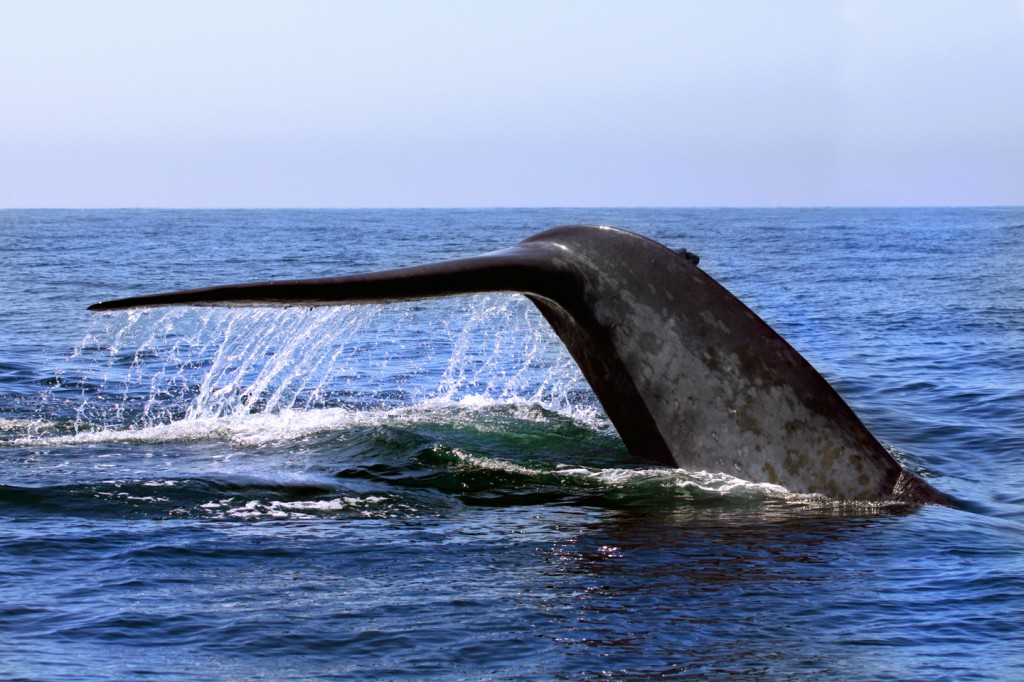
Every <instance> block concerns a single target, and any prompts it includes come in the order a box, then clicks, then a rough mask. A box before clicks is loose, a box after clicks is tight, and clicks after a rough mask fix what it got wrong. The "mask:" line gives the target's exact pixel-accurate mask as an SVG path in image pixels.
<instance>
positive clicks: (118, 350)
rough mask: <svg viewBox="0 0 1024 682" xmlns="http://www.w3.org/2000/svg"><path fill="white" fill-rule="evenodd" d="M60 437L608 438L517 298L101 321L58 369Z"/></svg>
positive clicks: (562, 356)
mask: <svg viewBox="0 0 1024 682" xmlns="http://www.w3.org/2000/svg"><path fill="white" fill-rule="evenodd" d="M57 384H58V386H57V388H55V389H54V391H52V392H51V395H50V399H51V401H52V402H60V401H63V402H64V403H65V404H67V405H68V406H69V408H68V409H69V410H73V414H69V415H68V420H67V421H68V427H69V428H68V431H70V434H69V433H67V431H65V432H64V433H56V434H54V433H50V434H38V433H37V434H35V435H36V436H39V435H49V436H51V437H56V438H60V439H65V442H67V440H69V439H73V440H76V441H79V442H81V441H95V440H104V439H111V438H116V439H127V440H134V439H138V440H174V439H181V438H185V439H190V438H205V437H227V438H229V439H231V440H237V441H239V442H246V443H252V442H258V441H260V440H261V439H265V438H264V437H263V436H260V435H258V434H271V435H269V436H267V437H268V438H273V439H280V438H284V437H287V434H288V433H292V434H293V435H302V434H308V433H311V432H315V431H318V430H324V429H333V428H344V427H347V426H353V425H355V426H359V425H364V424H366V423H368V422H380V421H382V420H392V421H393V420H396V419H398V420H401V419H407V418H414V417H412V415H415V414H416V413H421V414H426V415H427V416H428V418H429V415H431V414H436V413H438V412H439V411H444V410H450V409H452V408H457V409H459V410H462V411H466V412H471V411H477V410H487V409H491V408H492V407H493V406H495V405H512V406H515V407H516V409H517V410H518V411H519V412H520V413H521V414H523V415H528V414H529V413H530V412H531V410H533V411H534V412H536V408H540V409H541V410H542V411H549V412H552V413H556V414H559V415H561V416H564V417H568V418H570V419H575V420H579V421H582V422H585V423H587V424H590V425H592V426H594V427H595V428H601V429H605V428H610V426H609V425H608V423H607V419H606V418H605V417H604V415H603V412H602V410H601V408H600V406H599V405H598V403H597V401H596V398H595V397H594V396H593V393H592V392H591V391H590V389H589V387H588V386H587V384H586V381H585V380H584V379H583V377H582V375H581V374H580V372H579V370H578V368H577V367H576V365H575V363H574V362H573V360H572V358H571V357H570V356H569V354H568V352H566V351H565V349H564V347H562V345H561V344H560V343H559V342H558V340H557V338H555V336H554V334H553V332H552V331H551V330H550V328H549V327H548V325H547V324H546V323H545V322H544V320H543V319H542V318H541V316H540V314H539V313H538V312H537V311H536V310H535V309H534V308H533V306H532V305H530V304H529V303H528V302H527V301H525V300H523V299H521V298H518V297H514V296H511V295H501V294H494V295H479V296H471V297H463V298H460V299H453V300H452V301H430V302H416V303H405V304H398V305H391V306H381V305H362V306H337V307H318V308H311V309H305V308H248V309H237V308H234V309H231V308H200V309H196V308H169V309H164V310H159V311H129V312H126V313H116V314H113V315H103V316H98V317H97V321H96V323H95V324H94V327H93V328H92V329H91V330H90V331H89V333H88V334H87V335H86V337H85V338H84V339H83V341H82V342H81V344H79V346H78V347H77V348H76V349H75V351H74V352H73V353H72V355H71V356H70V357H69V358H68V359H67V361H66V366H65V367H63V368H61V370H60V371H59V372H58V378H57Z"/></svg>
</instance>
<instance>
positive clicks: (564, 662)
mask: <svg viewBox="0 0 1024 682" xmlns="http://www.w3.org/2000/svg"><path fill="white" fill-rule="evenodd" d="M570 223H597V224H607V225H615V226H618V227H623V228H626V229H630V230H634V231H636V232H640V233H642V234H645V235H648V236H650V237H653V238H655V239H657V240H659V241H661V242H663V243H665V244H667V245H669V246H672V247H673V248H686V249H689V250H691V251H694V252H696V253H698V254H699V255H700V257H701V267H702V268H703V269H704V270H705V271H706V272H708V273H709V274H711V275H712V276H713V277H715V278H716V279H718V280H719V281H720V282H721V283H722V284H724V285H725V286H726V287H727V288H729V289H730V290H731V291H732V292H733V293H734V294H736V295H737V296H738V297H739V298H741V299H742V300H743V301H745V302H746V303H747V304H748V305H749V306H750V307H752V308H753V309H754V310H755V311H756V312H758V313H759V314H760V315H761V316H762V317H763V318H764V319H765V320H767V321H768V322H769V324H771V325H772V326H773V327H775V329H776V330H778V331H779V332H780V333H781V334H782V335H783V336H784V337H786V338H787V339H788V340H789V341H790V343H791V344H793V345H794V346H795V347H796V348H797V349H798V350H799V351H800V352H801V353H803V354H804V355H805V356H806V357H807V358H808V359H809V360H810V361H811V363H812V364H814V365H815V367H817V368H818V370H819V371H820V372H821V373H822V374H823V375H824V376H825V377H826V378H827V379H828V380H829V381H830V382H832V384H833V385H834V386H835V387H836V389H837V390H838V391H839V392H840V394H842V395H843V397H844V398H845V399H846V400H847V402H849V403H850V405H851V406H852V407H853V408H854V410H855V411H856V412H857V413H858V414H859V415H860V417H861V418H862V420H863V421H864V422H865V423H866V424H867V425H868V427H869V428H870V429H871V431H872V432H873V433H874V434H875V435H876V436H877V437H878V438H879V439H880V440H881V441H882V442H883V443H884V444H885V445H886V446H887V447H888V448H890V449H891V451H892V452H893V453H894V454H895V456H896V457H897V458H899V459H900V460H901V461H903V462H904V463H905V465H906V466H907V467H909V468H911V469H912V470H914V471H917V472H918V473H920V474H921V475H922V476H924V477H925V478H927V479H928V480H929V481H930V482H931V483H932V484H933V485H934V486H935V487H936V488H938V489H940V490H942V491H944V492H946V493H948V494H949V495H951V496H952V498H953V499H954V500H955V504H954V505H953V506H952V507H940V506H926V507H920V508H913V507H906V506H898V505H881V504H854V503H842V502H837V501H834V500H828V499H824V498H821V497H815V496H806V495H793V494H790V493H788V492H786V491H784V490H781V489H778V488H776V487H773V486H765V485H757V484H755V483H750V482H745V481H740V480H737V479H733V478H730V477H728V476H725V475H722V474H720V473H719V472H698V471H693V472H688V471H681V470H676V469H669V468H663V467H658V466H654V465H651V464H649V463H647V462H644V461H642V460H637V459H634V458H633V457H632V456H630V454H629V453H628V452H627V451H626V450H625V448H624V447H623V445H622V443H621V441H620V439H619V438H618V436H617V434H616V433H615V431H614V429H613V428H611V426H610V424H609V423H608V421H607V418H606V417H605V415H604V413H603V411H602V409H601V407H600V405H599V404H598V403H597V401H596V399H595V398H594V396H593V394H592V393H591V392H590V389H589V387H588V386H587V384H586V382H585V381H584V380H583V379H582V377H581V376H580V374H579V371H578V370H577V368H576V367H575V365H574V364H573V362H572V360H571V359H570V358H569V356H568V354H567V353H566V351H565V350H564V349H563V348H562V347H561V345H560V344H559V342H558V341H557V339H556V338H555V336H554V334H553V333H552V332H551V331H550V329H549V328H548V327H547V325H546V323H545V322H544V321H543V319H542V318H541V316H540V315H539V313H538V312H537V311H536V310H535V309H534V308H533V307H532V305H531V304H530V303H529V302H528V301H526V300H525V299H522V298H521V297H518V296H515V295H506V294H501V295H498V294H495V295H480V296H469V297H459V298H453V299H447V300H434V301H421V302H414V303H401V304H393V305H366V306H346V307H333V308H315V309H304V308H293V309H269V308H263V309H230V310H225V309H213V308H202V309H199V308H192V309H189V308H168V309H162V310H154V311H146V312H138V311H131V312H119V313H90V312H88V311H86V307H87V306H88V305H89V304H91V303H94V302H97V301H100V300H105V299H110V298H115V297H120V296H128V295H133V294H143V293H152V292H158V291H164V290H170V289H178V288H185V287H197V286H206V285H213V284H219V283H228V282H236V281H249V280H264V279H280V278H297V277H316V276H329V275H338V274H345V273H351V272H360V271H366V270H376V269H381V268H386V267H393V266H400V265H414V264H419V263H424V262H430V261H434V260H444V259H448V258H452V257H457V256H465V255H475V254H479V253H482V252H485V251H488V250H492V249H497V248H503V247H505V246H509V245H511V244H514V243H515V242H517V241H519V240H520V239H522V238H524V237H527V236H529V235H531V234H533V233H535V232H538V231H540V230H543V229H546V228H549V227H554V226H557V225H562V224H570ZM0 266H2V267H0V679H4V680H61V679H73V680H125V679H160V680H164V679H166V680H279V679H294V680H301V679H309V680H313V679H350V678H366V679H395V678H413V679H425V678H426V679H495V680H502V679H523V680H527V679H529V680H533V679H572V680H577V679H616V680H620V679H650V678H665V679H685V678H710V679H785V680H803V679H808V680H810V679H815V680H818V679H823V678H826V677H831V678H834V679H843V680H885V679H892V680H905V679H922V680H925V679H927V680H943V679H946V680H1019V679H1024V209H1020V208H992V209H986V208H966V209H956V208H951V209H917V208H908V209H856V210H851V209H801V210H796V209H764V210H726V209H721V210H717V209H706V210H684V209H531V210H520V209H516V210H510V209H490V210H311V211H296V210H279V211H267V210H251V211H245V210H237V211H236V210H224V211H200V210H194V211H193V210H190V211H179V210H174V211H171V210H167V211H165V210H115V211H99V210H92V211H64V210H39V211H34V210H32V211H26V210H6V211H0Z"/></svg>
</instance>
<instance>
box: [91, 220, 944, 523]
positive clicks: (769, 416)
mask: <svg viewBox="0 0 1024 682" xmlns="http://www.w3.org/2000/svg"><path fill="white" fill-rule="evenodd" d="M489 291H515V292H521V293H524V294H526V296H527V297H528V298H530V300H532V301H533V302H534V303H535V304H536V305H537V307H538V308H539V309H540V310H541V312H542V313H543V315H544V317H545V318H546V319H547V320H548V322H549V323H551V326H552V327H553V328H554V330H555V332H556V333H557V334H558V336H559V338H561V340H562V341H563V343H565V345H566V347H567V348H568V349H569V352H570V353H571V354H572V356H573V358H574V359H575V360H576V362H577V363H578V364H579V366H580V368H581V370H582V371H583V375H584V376H585V377H586V378H587V380H588V381H589V382H590V385H591V386H592V387H593V389H594V392H595V393H596V394H597V397H598V399H599V400H600V401H601V404H602V405H603V406H604V408H605V410H606V412H607V413H608V416H609V418H610V419H611V421H612V423H613V424H614V425H615V427H616V429H617V430H618V432H619V434H620V435H621V436H622V439H623V441H624V442H625V444H626V446H627V447H628V448H629V450H630V451H631V452H632V453H634V454H636V455H638V456H642V457H645V458H648V459H652V460H655V461H658V462H661V463H663V464H668V465H673V466H679V467H683V468H685V469H688V470H704V471H711V472H725V473H728V474H731V475H734V476H737V477H739V478H743V479H746V480H750V481H756V482H767V483H775V484H779V485H782V486H784V487H786V488H787V489H789V490H791V491H793V492H800V493H821V494H823V495H826V496H828V497H831V498H835V499H848V500H900V501H907V502H937V503H944V502H945V501H946V500H945V497H944V496H943V495H942V494H941V493H939V492H937V491H936V490H935V489H933V488H932V487H931V486H930V485H928V484H927V483H925V482H924V481H923V480H921V479H920V478H918V477H917V476H915V475H913V474H911V473H910V472H907V471H905V470H904V469H902V467H900V465H899V464H898V463H897V462H896V461H895V460H894V459H893V458H892V457H891V456H890V455H889V454H888V453H887V452H886V451H885V449H884V448H883V447H882V446H881V445H880V444H879V443H878V441H877V440H876V439H875V438H874V437H873V436H872V435H871V434H870V433H869V432H868V430H867V429H866V428H865V427H864V425H863V424H862V423H861V422H860V420H859V419H858V418H857V416H856V415H855V414H854V413H853V411H852V410H851V409H850V408H849V407H848V406H847V405H846V403H845V402H843V400H842V399H841V398H840V397H839V395H838V394H837V393H836V392H835V391H834V390H833V389H832V387H831V386H830V385H829V384H828V382H826V381H825V380H824V379H823V378H822V377H821V375H819V374H818V373H817V372H816V371H815V370H814V368H812V367H811V366H810V364H809V363H808V362H807V361H806V360H804V359H803V357H801V356H800V355H799V354H798V353H797V352H796V351H795V350H793V348H792V347H790V345H789V344H788V343H786V342H785V341H784V340H783V339H782V337H780V336H779V335H778V334H776V333H775V331H773V330H772V329H771V328H770V327H769V326H768V325H767V324H765V323H764V322H763V321H762V320H761V319H760V318H759V317H757V315H755V314H754V313H753V312H752V311H751V310H750V309H749V308H747V307H746V306H745V305H743V304H742V303H741V302H740V301H739V300H737V299H736V298H735V297H734V296H733V295H732V294H730V293H729V292H728V291H726V290H725V289H724V288H723V287H722V286H721V285H720V284H718V283H717V282H716V281H715V280H713V279H712V278H711V277H710V276H708V275H707V274H706V273H704V272H703V271H702V270H700V269H699V268H698V267H696V265H695V264H694V263H693V262H691V260H690V259H688V258H686V257H684V256H682V255H679V254H677V253H676V252H674V251H671V250H670V249H668V248H666V247H664V246H662V245H660V244H658V243H657V242H654V241H652V240H650V239H647V238H645V237H641V236H639V235H636V234H632V233H630V232H625V231H622V230H616V229H613V228H608V227H593V226H570V227H561V228H556V229H553V230H548V231H547V232H542V233H540V234H538V235H535V236H533V237H530V238H529V239H526V240H525V241H523V242H521V243H520V244H519V245H518V246H515V247H512V248H510V249H505V250H503V251H497V252H494V253H490V254H485V255H483V256H478V257H475V258H465V259H460V260H454V261H448V262H444V263H436V264H432V265H423V266H417V267H411V268H402V269H398V270H389V271H385V272H378V273H368V274H363V275H349V276H345V277H337V278H326V279H313V280H294V281H284V282H261V283H254V284H243V285H231V286H224V287H212V288H208V289H193V290H188V291H180V292H173V293H169V294H158V295H154V296H142V297H136V298H128V299H121V300H118V301H111V302H107V303H98V304H96V305H94V306H92V307H91V308H90V309H91V310H113V309H119V308H130V307H141V306H158V305H182V304H188V305H307V306H308V305H335V304H338V303H345V302H347V303H355V302H366V301H382V300H385V301H386V300H409V299H416V298H426V297H433V296H445V295H453V294H465V293H479V292H489Z"/></svg>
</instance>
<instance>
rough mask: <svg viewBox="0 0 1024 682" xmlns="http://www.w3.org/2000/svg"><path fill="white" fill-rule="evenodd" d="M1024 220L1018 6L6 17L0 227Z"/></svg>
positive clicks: (76, 11) (589, 4)
mask: <svg viewBox="0 0 1024 682" xmlns="http://www.w3.org/2000/svg"><path fill="white" fill-rule="evenodd" d="M968 204H1013V205H1020V204H1024V0H962V1H960V2H952V1H950V2H943V1H941V0H923V1H919V2H918V1H913V0H880V1H878V2H857V1H850V2H839V1H837V2H828V1H827V0H808V1H796V0H771V1H769V0H760V1H756V2H754V1H749V2H744V1H739V0H691V1H682V0H680V1H676V2H672V1H669V0H665V1H663V2H655V1H647V0H621V1H619V2H600V1H597V0H587V1H580V2H568V1H559V0H543V1H540V2H531V1H529V0H515V1H514V2H513V1H508V2H497V1H485V0H476V1H474V2H468V1H467V2H459V1H454V0H450V1H449V0H438V1H435V2H432V1H429V0H418V1H407V2H402V1H397V0H396V1H390V0H374V1H373V2H370V1H366V2H340V1H338V2H327V1H322V2H313V1H302V0H288V1H287V2H285V1H281V2H255V1H252V0H245V1H227V0H225V1H217V0H202V1H198V2H190V1H187V0H181V1H175V2H171V1H167V2H159V1H155V0H149V1H146V2H137V1H124V2H104V1H99V0H90V1H88V2H85V1H78V0H73V1H68V2H54V1H47V0H25V1H20V0H0V207H114V206H167V207H222V206H223V207H228V206H230V207H269V206H281V207H291V206H309V207H349V206H351V207H392V206H393V207H406V206H445V207H447V206H799V205H843V206H852V205H968Z"/></svg>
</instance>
